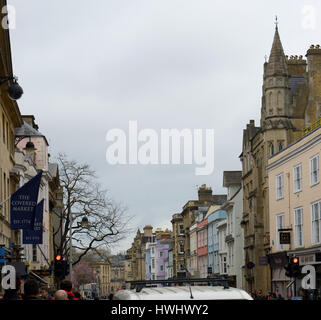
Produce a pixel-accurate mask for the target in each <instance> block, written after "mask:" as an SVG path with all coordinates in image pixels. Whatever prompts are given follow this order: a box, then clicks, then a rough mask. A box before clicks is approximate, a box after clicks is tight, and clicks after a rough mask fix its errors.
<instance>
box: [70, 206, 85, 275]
mask: <svg viewBox="0 0 321 320" xmlns="http://www.w3.org/2000/svg"><path fill="white" fill-rule="evenodd" d="M70 216H71V217H70V224H69V237H70V240H69V275H70V281H72V225H73V223H74V218H73V213H72V212H71V213H70ZM88 224H89V222H88V218H87V217H86V216H85V217H83V218H82V219H81V222H77V228H80V227H83V228H86V227H88Z"/></svg>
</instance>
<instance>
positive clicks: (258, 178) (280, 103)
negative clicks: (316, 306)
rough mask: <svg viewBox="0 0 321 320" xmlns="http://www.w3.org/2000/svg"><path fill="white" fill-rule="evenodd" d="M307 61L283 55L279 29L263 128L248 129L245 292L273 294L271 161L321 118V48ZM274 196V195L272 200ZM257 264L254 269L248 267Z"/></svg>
mask: <svg viewBox="0 0 321 320" xmlns="http://www.w3.org/2000/svg"><path fill="white" fill-rule="evenodd" d="M306 56H307V60H305V59H303V56H299V57H298V56H291V57H290V58H289V57H288V56H286V55H285V54H284V50H283V46H282V43H281V40H280V35H279V30H278V27H276V29H275V34H274V39H273V44H272V48H271V52H270V56H269V60H268V61H267V62H265V64H264V75H263V87H262V105H261V121H260V126H259V127H256V126H255V123H254V121H253V120H251V121H250V123H249V124H248V125H247V128H246V129H245V130H243V147H242V154H241V155H240V159H241V162H242V187H243V221H242V225H243V226H244V250H245V266H244V268H243V270H244V277H245V283H246V285H245V288H244V289H245V290H247V291H249V292H251V291H254V290H260V289H261V290H263V293H267V292H268V291H269V290H271V274H270V268H269V264H268V255H269V253H270V238H269V188H268V177H267V171H266V166H267V161H268V158H269V157H270V156H272V155H273V154H275V153H277V152H279V151H280V150H282V149H284V148H286V147H287V146H288V145H289V144H291V143H292V142H294V141H296V140H297V139H299V138H300V137H301V136H302V130H303V129H304V128H305V127H307V126H309V125H311V124H312V123H313V122H314V121H316V120H318V119H319V118H320V117H321V49H320V47H319V46H311V47H310V49H309V50H308V52H307V55H306ZM271 196H272V197H273V195H271ZM248 262H253V263H254V265H255V266H254V268H252V269H249V268H247V263H248Z"/></svg>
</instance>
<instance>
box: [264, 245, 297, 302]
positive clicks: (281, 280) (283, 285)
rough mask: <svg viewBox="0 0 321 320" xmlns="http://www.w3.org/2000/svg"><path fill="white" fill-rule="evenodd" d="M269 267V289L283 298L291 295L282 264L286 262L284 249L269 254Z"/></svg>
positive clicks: (288, 280)
mask: <svg viewBox="0 0 321 320" xmlns="http://www.w3.org/2000/svg"><path fill="white" fill-rule="evenodd" d="M269 262H270V268H271V282H272V283H271V290H272V292H275V293H276V294H277V295H279V294H281V296H282V297H283V298H285V299H287V298H289V297H290V296H291V295H292V292H291V288H289V287H288V285H289V283H290V280H291V279H290V278H288V277H287V276H286V275H285V269H284V266H285V265H286V264H287V263H288V256H287V252H286V251H282V252H278V253H274V254H270V255H269Z"/></svg>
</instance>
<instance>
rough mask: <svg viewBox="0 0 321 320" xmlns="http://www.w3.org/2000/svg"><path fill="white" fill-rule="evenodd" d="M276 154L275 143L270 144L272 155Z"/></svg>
mask: <svg viewBox="0 0 321 320" xmlns="http://www.w3.org/2000/svg"><path fill="white" fill-rule="evenodd" d="M273 155H274V145H273V143H271V144H270V156H273Z"/></svg>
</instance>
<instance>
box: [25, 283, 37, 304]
mask: <svg viewBox="0 0 321 320" xmlns="http://www.w3.org/2000/svg"><path fill="white" fill-rule="evenodd" d="M23 300H40V288H39V284H38V282H37V281H36V280H27V281H26V282H25V284H24V295H23Z"/></svg>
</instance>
